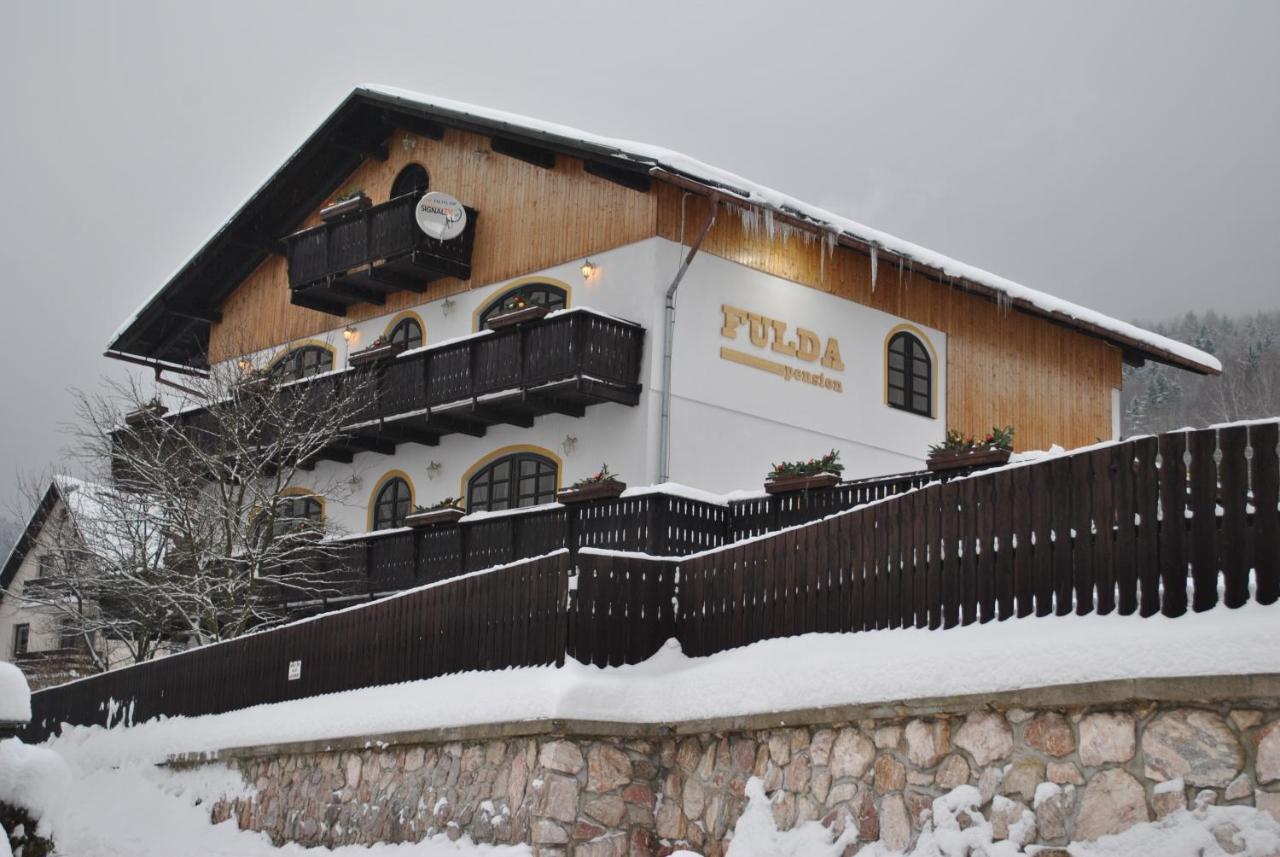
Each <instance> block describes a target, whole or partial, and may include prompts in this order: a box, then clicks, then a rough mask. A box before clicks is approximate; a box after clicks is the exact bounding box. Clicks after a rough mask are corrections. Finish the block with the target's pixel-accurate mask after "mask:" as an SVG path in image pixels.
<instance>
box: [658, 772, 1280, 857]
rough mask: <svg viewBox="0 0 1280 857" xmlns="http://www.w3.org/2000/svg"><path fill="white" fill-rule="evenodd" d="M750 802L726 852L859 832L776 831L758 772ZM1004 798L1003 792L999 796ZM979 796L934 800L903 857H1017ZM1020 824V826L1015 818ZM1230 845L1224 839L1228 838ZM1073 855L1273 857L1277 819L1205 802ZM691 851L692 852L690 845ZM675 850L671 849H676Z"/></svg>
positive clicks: (774, 855)
mask: <svg viewBox="0 0 1280 857" xmlns="http://www.w3.org/2000/svg"><path fill="white" fill-rule="evenodd" d="M747 797H748V799H749V800H748V804H747V808H746V809H745V810H744V811H743V813H742V816H741V818H739V820H738V825H737V827H736V828H735V829H734V831H733V840H732V841H731V842H730V844H729V852H728V855H727V857H840V855H842V854H844V851H845V847H846V846H847V845H848V844H850V843H851V842H852V841H853V838H852V837H854V836H856V830H857V828H856V825H851V826H850V828H849V829H848V830H847V832H846V833H845V834H844V835H843V836H842V837H840V838H835V837H834V836H833V834H832V832H831V831H829V830H827V829H826V828H824V827H822V825H821V824H819V823H818V822H816V821H811V822H808V823H806V824H803V825H800V826H798V827H796V828H794V829H792V830H788V831H779V830H778V828H777V826H776V825H775V824H774V821H773V814H772V812H771V811H770V808H769V799H768V797H766V796H765V793H764V787H763V786H762V784H761V782H760V780H759V779H757V778H755V777H752V778H751V780H750V781H749V782H748V784H747ZM997 800H999V798H997ZM981 803H982V797H981V796H980V794H979V793H978V790H977V789H976V788H974V787H973V786H959V787H957V788H955V789H953V790H952V791H950V792H948V793H947V794H945V795H943V796H942V797H939V798H937V799H936V800H934V802H933V811H932V821H931V823H930V824H929V825H928V826H927V827H926V828H925V830H924V831H922V832H921V834H920V837H919V839H918V840H917V841H916V843H915V847H914V848H912V849H911V850H910V851H908V852H906V854H905V855H904V857H1013V855H1018V854H1029V853H1034V851H1035V850H1036V849H1035V847H1034V846H1032V847H1031V848H1030V850H1025V851H1024V849H1023V844H1022V842H1021V841H1020V838H1019V837H1020V835H1021V833H1020V831H1017V830H1016V829H1014V828H1011V829H1010V833H1009V838H1008V839H1002V840H999V841H997V840H996V839H995V838H994V833H995V831H994V830H993V828H992V825H991V822H989V821H987V820H986V819H985V818H984V817H983V816H982V814H981V813H980V812H979V811H978V807H979V806H980V805H981ZM1015 827H1016V826H1015ZM1224 843H1225V844H1227V845H1228V846H1229V849H1230V850H1228V849H1227V848H1224V847H1223V844H1224ZM1067 849H1068V851H1069V852H1070V853H1071V855H1072V857H1225V855H1227V854H1235V855H1238V857H1273V855H1275V854H1276V853H1278V852H1280V823H1277V822H1276V820H1275V819H1273V818H1272V817H1271V816H1270V815H1269V814H1268V813H1266V812H1263V811H1262V810H1258V809H1254V808H1253V807H1249V806H1200V807H1197V808H1196V809H1194V810H1181V811H1179V812H1175V813H1172V814H1170V815H1168V816H1166V817H1165V818H1163V819H1161V820H1160V821H1156V822H1147V823H1143V824H1138V825H1135V826H1133V827H1131V828H1129V829H1128V830H1126V831H1124V832H1123V833H1120V834H1117V835H1115V836H1104V837H1102V838H1101V839H1098V840H1096V841H1094V842H1075V843H1072V844H1071V845H1069V846H1067ZM689 853H690V854H692V852H689ZM899 853H901V852H898V851H895V850H892V849H890V848H888V847H887V846H886V845H884V843H882V842H873V843H870V844H868V845H865V846H863V847H862V848H860V849H859V850H858V851H857V852H856V855H857V857H890V855H896V854H899ZM673 857H674V855H673Z"/></svg>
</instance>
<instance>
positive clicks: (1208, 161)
mask: <svg viewBox="0 0 1280 857" xmlns="http://www.w3.org/2000/svg"><path fill="white" fill-rule="evenodd" d="M0 26H2V28H3V31H4V32H5V33H6V34H7V37H6V39H5V43H6V44H5V50H4V51H3V52H0V79H3V80H4V82H5V84H6V85H5V94H6V98H5V106H4V110H3V113H2V114H0V116H2V118H0V122H2V123H3V126H2V127H3V134H0V193H2V194H3V196H4V204H3V205H2V206H0V271H3V279H2V280H0V289H3V293H4V307H5V308H6V312H5V315H4V317H5V320H6V322H7V324H6V328H7V329H6V334H7V336H6V349H5V350H6V352H7V355H8V360H7V361H6V364H5V367H4V369H3V370H0V402H3V411H4V414H5V415H6V419H5V421H4V422H5V424H4V428H3V430H2V431H0V480H3V481H0V501H2V500H7V499H8V498H9V497H11V496H12V494H13V488H12V480H11V478H9V477H10V474H13V473H16V472H17V471H19V470H24V471H28V472H29V471H34V470H39V469H41V468H42V467H44V466H45V465H46V464H47V463H49V462H51V461H53V460H55V459H56V457H57V455H58V452H59V449H60V448H61V447H62V446H64V445H65V443H66V438H65V437H64V436H62V435H60V434H59V433H58V431H57V429H58V426H59V424H60V423H63V422H65V421H66V420H67V419H69V417H70V416H71V414H70V406H71V400H70V397H69V395H68V394H67V392H66V391H67V388H68V387H70V386H73V385H79V386H92V385H94V384H95V383H96V382H97V379H98V378H99V377H100V376H101V375H102V374H103V373H104V372H119V371H121V370H120V368H119V364H115V366H112V365H109V364H110V361H107V360H105V359H104V358H102V357H101V353H102V351H103V348H104V346H105V344H106V342H107V339H108V338H109V337H110V336H111V334H112V332H113V331H114V330H115V329H116V327H117V326H118V325H119V324H120V322H122V321H123V320H124V319H125V318H126V317H128V316H129V314H130V313H132V312H133V310H134V309H135V308H136V306H137V305H138V304H140V303H141V302H142V301H143V300H144V299H145V298H146V297H147V296H149V295H150V294H151V293H152V292H153V291H155V290H156V289H158V288H159V287H160V286H161V285H162V284H163V283H164V282H165V280H166V279H167V278H168V276H169V275H170V274H171V273H172V272H173V271H174V270H175V269H176V268H177V267H178V266H179V265H181V264H182V263H183V262H184V261H186V259H187V258H188V257H189V256H190V255H191V254H192V253H194V252H195V250H196V249H197V248H198V247H199V246H200V245H201V244H202V243H203V241H204V239H205V238H207V237H208V236H209V235H210V234H211V233H212V232H213V231H214V230H215V229H216V228H217V227H218V226H219V225H220V224H221V223H222V222H223V221H224V220H225V219H226V218H227V216H228V215H229V214H230V213H231V212H232V211H233V210H234V209H235V208H236V206H238V205H239V204H240V203H241V202H243V201H244V199H245V198H246V197H247V196H248V195H249V194H250V193H252V192H253V191H254V190H255V189H256V188H257V187H258V186H259V184H260V183H261V182H262V181H263V180H264V179H265V178H266V177H267V176H268V175H269V174H270V173H271V172H272V171H273V170H274V169H275V168H276V167H277V166H279V164H280V163H281V162H282V161H283V160H284V158H285V157H287V156H288V154H289V153H290V152H291V151H292V150H293V149H294V148H295V147H296V146H297V145H298V144H299V143H300V142H301V141H302V139H303V138H304V137H305V136H306V134H308V133H309V132H310V131H311V130H312V129H313V128H314V127H315V126H316V125H317V124H318V123H319V122H320V121H321V120H322V119H323V118H324V116H325V115H326V114H327V113H328V112H329V111H330V110H331V109H332V108H333V107H335V106H336V105H337V103H338V102H339V100H340V99H341V98H342V97H343V95H344V94H346V92H348V91H349V90H350V89H351V88H352V87H353V86H354V85H356V84H358V83H363V82H378V83H388V84H394V85H397V86H402V87H405V88H409V89H416V90H419V91H422V92H427V93H433V94H437V95H441V96H446V97H449V98H455V99H460V100H464V101H472V102H476V103H480V104H485V105H489V106H493V107H498V108H503V109H507V110H512V111H515V112H520V113H526V114H529V115H532V116H537V117H542V118H546V119H550V120H555V121H558V122H562V123H565V124H568V125H575V126H578V127H581V128H584V129H588V130H592V131H596V132H600V133H605V134H612V135H615V136H620V137H628V138H632V139H637V140H643V141H646V142H652V143H656V144H660V145H665V146H667V147H669V148H673V149H677V150H680V151H683V152H686V153H687V154H690V155H693V156H695V157H698V158H701V159H702V160H705V161H708V162H710V163H713V164H716V165H717V166H722V167H724V168H726V169H730V170H734V171H736V172H739V173H741V174H743V175H745V176H748V177H750V178H751V179H753V180H755V181H758V182H762V183H764V184H768V185H772V186H773V187H776V188H778V189H781V190H784V191H786V192H788V193H791V194H792V195H794V196H798V197H800V198H802V199H806V200H809V201H811V202H814V203H818V204H820V205H823V206H825V207H827V208H830V209H832V210H834V211H837V212H840V213H842V214H846V215H848V216H850V217H853V218H855V219H858V220H862V221H864V222H866V223H868V224H870V225H873V226H876V227H877V228H880V229H883V230H886V231H889V232H892V233H895V234H898V235H901V236H902V237H904V238H908V239H910V240H912V241H915V242H916V243H919V244H923V245H925V246H927V247H931V248H933V249H936V250H940V251H942V252H945V253H948V254H950V255H952V256H955V257H957V258H959V259H962V260H964V261H967V262H971V263H974V264H977V265H980V266H983V267H985V268H988V269H990V270H993V271H996V272H997V273H1000V274H1002V275H1004V276H1007V277H1010V278H1012V279H1015V280H1017V281H1019V282H1022V283H1025V284H1027V285H1030V286H1033V287H1035V288H1039V289H1042V290H1045V291H1048V292H1050V293H1053V294H1057V295H1060V296H1063V297H1066V298H1069V299H1071V300H1075V301H1078V302H1080V303H1083V304H1085V305H1087V306H1090V307H1094V308H1096V309H1099V310H1102V311H1105V312H1108V313H1111V314H1113V315H1116V316H1120V317H1122V318H1125V319H1130V320H1141V319H1151V318H1164V317H1167V316H1170V315H1173V314H1177V313H1180V312H1183V311H1185V310H1207V309H1211V308H1212V309H1217V310H1220V311H1225V312H1231V313H1239V312H1247V311H1253V310H1260V309H1277V308H1280V277H1278V276H1277V273H1276V272H1277V267H1278V264H1280V240H1277V237H1276V235H1277V229H1278V228H1280V162H1278V161H1280V158H1278V154H1277V153H1280V51H1277V50H1276V48H1275V39H1276V35H1277V33H1280V2H1269V0H1261V1H1260V2H1208V0H1206V2H1202V3H1181V2H1170V0H1149V2H1097V3H1088V2H1079V0H1070V2H1068V0H1062V2H1058V3H1053V4H1050V3H1044V2H1037V3H1028V2H1024V0H1008V2H965V3H954V2H945V0H943V1H942V2H888V0H886V2H880V3H855V2H840V3H830V4H823V5H817V4H814V5H809V4H804V3H799V2H795V0H792V2H780V0H772V2H736V3H710V2H689V1H688V0H686V2H674V3H673V2H656V0H655V2H635V0H632V2H628V3H625V4H614V3H609V2H602V0H590V2H563V3H528V2H512V3H501V4H499V3H487V2H476V0H466V2H421V0H420V2H403V3H391V2H360V3H356V2H350V0H345V2H306V3H302V2H296V3H274V2H271V3H268V2H262V0H253V2H228V0H207V2H201V3H192V2H187V3H174V2H149V3H141V2H139V3H129V4H124V3H111V2H86V3H66V2H44V3H13V2H11V3H5V4H4V6H3V9H2V10H0Z"/></svg>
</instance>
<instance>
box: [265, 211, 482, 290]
mask: <svg viewBox="0 0 1280 857" xmlns="http://www.w3.org/2000/svg"><path fill="white" fill-rule="evenodd" d="M419 197H420V195H419V194H416V193H414V194H406V195H404V196H398V197H396V198H395V199H392V200H390V201H388V202H384V203H382V204H381V205H375V206H373V207H372V208H367V209H364V210H363V211H356V212H352V213H351V214H347V215H344V216H342V217H338V218H335V219H334V220H330V221H328V222H326V223H323V224H321V225H320V226H315V227H312V228H311V229H306V230H303V231H302V232H298V233H295V234H293V235H290V236H288V237H287V238H286V239H285V244H286V246H287V248H288V256H289V288H290V291H291V300H292V302H293V303H294V304H296V305H298V306H305V307H309V308H311V309H316V310H320V311H322V312H328V313H333V314H335V315H345V314H346V309H347V307H349V306H351V305H352V304H356V303H375V304H381V303H384V302H385V300H386V294H387V293H388V292H393V291H399V290H402V289H406V290H409V291H415V292H422V291H423V290H424V289H425V288H426V286H427V283H429V282H431V281H432V280H436V279H439V278H441V277H457V278H458V279H462V280H465V279H468V278H470V276H471V248H472V245H473V244H474V243H475V230H476V218H477V216H478V215H477V212H476V211H474V210H473V209H470V208H468V209H467V228H466V230H465V231H463V233H462V234H461V235H459V236H458V237H457V238H454V239H452V240H450V241H438V240H436V239H434V238H431V237H429V236H427V234H426V233H424V232H423V231H422V230H421V229H419V228H418V224H417V222H416V220H415V218H414V209H415V207H416V206H417V203H418V199H419Z"/></svg>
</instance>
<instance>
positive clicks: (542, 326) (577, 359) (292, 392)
mask: <svg viewBox="0 0 1280 857" xmlns="http://www.w3.org/2000/svg"><path fill="white" fill-rule="evenodd" d="M644 333H645V331H644V328H643V327H640V326H639V325H637V324H633V323H631V322H627V321H622V320H620V319H617V318H613V317H611V316H605V315H601V314H599V313H596V312H593V311H591V310H588V309H573V310H567V311H564V312H559V313H554V314H552V315H549V316H547V317H545V318H542V319H539V320H537V321H531V322H528V323H525V324H521V325H519V326H516V327H510V328H504V329H502V330H495V331H487V332H485V333H482V334H478V335H476V336H471V337H467V338H466V339H462V340H459V341H457V342H452V343H450V344H448V345H443V346H440V347H430V346H428V347H426V348H422V349H416V350H414V351H412V352H409V353H406V354H402V355H400V356H399V357H397V358H395V359H394V360H390V361H388V362H385V363H381V364H378V365H376V366H373V367H365V368H361V369H352V370H347V371H339V372H330V373H326V374H324V375H317V376H315V377H313V378H309V379H305V380H302V381H295V382H290V383H287V384H283V385H281V386H279V387H278V388H276V391H275V393H274V395H278V396H279V397H280V402H279V403H278V406H277V408H276V410H278V411H279V412H281V413H289V414H293V415H295V416H296V415H299V414H301V415H305V414H307V413H320V412H324V411H325V410H326V409H328V408H331V407H333V403H334V402H335V401H341V400H343V399H342V397H343V395H344V385H348V384H352V383H355V384H356V385H357V386H356V387H355V388H354V389H355V390H356V391H357V392H355V393H354V394H353V395H354V397H355V398H356V400H357V401H356V408H355V413H354V416H353V418H352V419H351V421H350V423H349V425H348V426H347V427H346V429H345V430H344V431H343V432H342V433H341V434H340V435H338V436H337V437H335V439H334V441H333V442H332V443H331V444H329V445H328V446H327V447H326V448H325V449H324V450H323V451H322V452H321V453H320V454H319V455H318V456H317V457H316V460H326V459H327V460H332V461H347V462H349V461H351V460H352V457H353V456H354V455H355V454H356V453H357V452H363V451H370V450H372V451H378V452H383V453H393V452H394V451H395V447H396V445H397V444H400V443H407V442H414V443H422V444H427V445H435V444H437V443H439V439H440V437H441V436H443V435H446V434H454V433H462V434H470V435H473V436H476V437H481V436H483V435H484V434H485V432H486V431H487V429H488V427H489V426H491V425H498V424H504V423H505V424H510V425H519V426H531V425H532V424H533V420H534V419H535V418H536V417H538V416H542V415H545V414H550V413H561V414H567V415H570V416H576V417H580V416H582V415H583V414H584V413H585V412H586V408H587V407H588V406H590V405H595V404H600V403H604V402H616V403H619V404H624V405H635V404H637V403H638V402H639V400H640V388H641V385H640V364H641V358H642V355H643V351H644ZM346 389H347V390H350V389H352V388H350V387H347V388H346ZM164 419H165V420H166V421H174V420H177V421H179V423H180V424H181V425H182V426H184V427H186V428H189V429H190V430H192V431H196V432H202V433H204V434H205V435H206V437H207V438H208V443H209V444H210V445H212V444H214V443H215V439H214V435H215V434H216V432H217V431H218V420H217V419H216V418H215V417H214V416H213V415H212V414H211V413H210V411H209V410H208V409H205V408H192V409H188V410H184V411H182V412H180V413H179V414H177V415H171V416H169V417H165V418H164ZM303 422H305V420H304V421H303ZM255 431H258V432H261V434H262V437H261V441H262V442H263V443H266V442H268V441H269V440H270V437H269V436H270V435H271V432H272V428H271V427H270V426H268V425H263V426H259V427H256V428H255ZM148 437H149V435H147V434H146V433H145V432H140V431H138V430H122V431H121V432H119V433H118V434H117V436H116V443H117V444H121V445H122V444H128V443H144V442H150V441H149V440H148ZM125 458H127V456H124V457H122V458H121V461H120V462H119V466H117V468H116V471H117V476H119V477H121V478H125V477H127V474H126V473H125V470H126V469H127V468H126V467H124V464H123V460H124V459H125Z"/></svg>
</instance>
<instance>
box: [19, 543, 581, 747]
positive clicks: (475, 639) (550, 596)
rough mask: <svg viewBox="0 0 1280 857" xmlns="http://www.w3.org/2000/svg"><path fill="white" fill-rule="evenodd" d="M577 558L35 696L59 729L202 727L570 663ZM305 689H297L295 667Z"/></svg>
mask: <svg viewBox="0 0 1280 857" xmlns="http://www.w3.org/2000/svg"><path fill="white" fill-rule="evenodd" d="M569 570H570V567H569V554H568V552H567V551H560V552H558V553H556V554H553V555H550V556H545V557H539V558H536V559H532V560H525V561H522V562H518V563H514V564H512V565H509V566H503V567H500V568H497V569H493V570H491V571H487V572H482V573H478V574H473V575H470V576H467V577H462V578H457V579H454V580H448V581H444V582H442V583H437V584H433V585H430V586H427V587H424V588H422V589H417V590H413V591H410V592H405V593H402V594H400V595H397V596H395V597H392V598H387V599H384V600H382V601H375V602H373V603H370V604H363V605H361V606H359V607H353V608H350V609H348V610H341V611H338V612H334V613H326V614H324V615H321V616H317V617H315V618H312V619H306V620H303V621H300V622H295V623H293V624H290V625H284V626H282V627H279V628H274V629H272V630H269V631H263V632H261V633H257V634H249V635H248V636H244V637H239V638H237V639H234V640H229V641H227V642H225V643H218V644H216V645H211V646H205V647H202V648H198V649H192V650H190V651H187V652H183V653H181V654H177V655H172V656H170V657H166V658H160V659H158V660H154V661H148V662H147V663H143V664H138V665H136V666H132V667H127V668H125V669H120V670H114V671H112V672H108V673H102V674H99V675H96V676H91V677H89V678H85V679H81V680H79V681H74V682H70V683H68V684H64V685H59V686H57V687H52V688H49V689H47V690H42V691H39V692H38V693H35V694H32V697H31V709H32V712H31V713H32V720H31V724H30V726H29V727H28V730H27V733H26V735H25V737H26V738H27V740H42V739H43V738H45V737H47V736H48V735H49V734H51V733H52V732H54V731H57V726H58V724H60V723H63V722H66V723H73V724H80V725H90V724H104V725H105V724H107V723H108V722H119V721H120V720H121V719H122V718H127V719H128V720H129V721H131V722H135V723H140V722H142V721H144V720H149V719H151V718H153V717H157V716H159V715H165V716H169V717H172V716H176V715H185V716H189V717H190V716H196V715H201V714H217V713H220V712H224V711H233V710H235V709H239V708H246V707H248V706H251V705H260V704H263V703H270V702H282V701H285V700H289V699H299V698H302V697H307V696H316V695H319V694H324V693H334V692H336V691H342V690H353V689H356V688H361V687H371V686H374V685H382V684H395V683H397V682H403V681H412V680H414V679H423V678H432V677H435V676H440V675H446V674H448V673H455V672H463V671H468V670H492V669H502V668H506V667H517V666H539V665H547V664H563V663H564V657H565V651H566V649H567V645H568V643H567V639H566V634H567V631H568V628H569V623H568V621H567V619H566V606H567V604H568V599H567V597H566V596H567V591H568V585H569ZM295 663H296V664H297V669H298V674H297V677H296V678H290V667H291V664H295Z"/></svg>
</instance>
